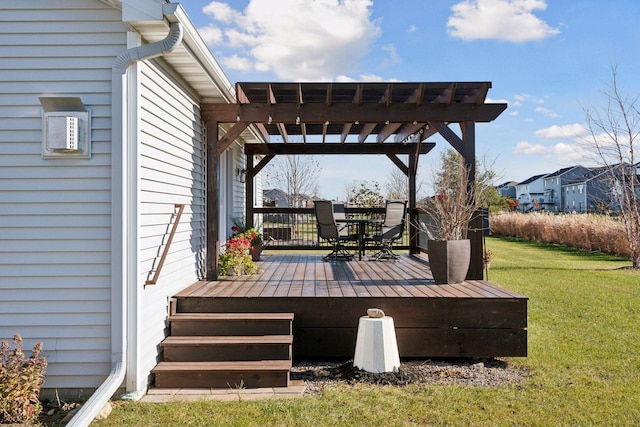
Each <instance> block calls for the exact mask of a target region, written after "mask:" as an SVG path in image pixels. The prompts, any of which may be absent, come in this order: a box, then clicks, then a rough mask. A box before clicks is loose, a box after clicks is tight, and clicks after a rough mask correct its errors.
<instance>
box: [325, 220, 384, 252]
mask: <svg viewBox="0 0 640 427" xmlns="http://www.w3.org/2000/svg"><path fill="white" fill-rule="evenodd" d="M336 222H337V223H341V224H345V223H346V224H355V225H357V226H358V260H359V261H362V255H363V254H364V236H365V235H366V234H367V225H369V224H372V225H377V224H382V223H383V222H384V220H382V219H376V218H340V219H336Z"/></svg>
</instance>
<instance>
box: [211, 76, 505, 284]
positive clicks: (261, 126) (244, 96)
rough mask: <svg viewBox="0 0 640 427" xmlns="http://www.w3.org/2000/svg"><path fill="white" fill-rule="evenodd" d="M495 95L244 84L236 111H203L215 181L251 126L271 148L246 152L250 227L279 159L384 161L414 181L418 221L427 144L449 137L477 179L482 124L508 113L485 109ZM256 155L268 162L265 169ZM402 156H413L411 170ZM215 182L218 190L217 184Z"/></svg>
mask: <svg viewBox="0 0 640 427" xmlns="http://www.w3.org/2000/svg"><path fill="white" fill-rule="evenodd" d="M490 88H491V83H490V82H445V83H433V82H418V83H404V82H403V83H260V82H251V83H236V103H233V104H226V103H212V104H203V105H202V114H203V117H204V119H205V121H206V122H207V130H208V132H207V133H208V136H209V140H208V145H209V150H208V153H209V154H208V159H207V161H208V165H209V168H208V173H209V174H210V176H211V174H214V173H217V157H219V156H220V154H222V153H223V152H224V151H225V150H226V149H227V148H228V147H229V146H230V145H231V143H232V142H233V141H234V140H235V139H236V138H237V137H238V136H240V135H241V134H242V133H243V132H245V131H246V129H247V128H248V127H249V126H252V127H255V130H256V132H254V133H255V134H257V135H260V136H261V137H262V142H263V144H246V145H245V150H246V155H247V180H246V185H247V191H246V192H247V216H246V220H247V222H248V223H249V224H250V223H251V222H252V221H253V215H252V213H253V207H252V203H253V202H252V201H253V179H252V178H253V177H254V176H255V175H256V174H257V173H258V172H259V171H260V170H261V169H262V168H263V167H264V166H265V165H266V164H267V163H268V162H269V161H270V160H271V159H272V158H273V157H274V156H275V155H280V154H302V153H306V154H314V153H316V154H318V153H323V154H337V155H340V154H382V155H386V156H388V157H389V158H390V159H391V161H392V162H393V163H394V164H395V165H396V166H397V167H398V168H400V170H401V171H402V172H403V173H404V174H405V175H407V177H408V182H409V191H410V195H409V211H410V221H414V220H415V216H414V215H415V207H416V198H415V197H416V195H415V191H416V188H415V187H416V186H415V182H416V176H415V175H416V171H417V167H418V160H419V157H420V154H426V153H427V152H429V151H430V150H431V149H432V148H433V145H434V144H432V143H425V142H424V141H425V140H426V139H427V138H429V137H430V136H432V135H434V134H436V133H439V134H441V135H442V136H443V138H444V139H445V140H446V141H447V142H448V143H449V144H451V146H453V147H454V148H455V149H456V151H458V152H459V153H461V155H462V156H463V157H464V159H465V163H466V164H467V165H468V166H469V170H470V174H471V176H470V178H472V179H473V178H474V174H475V123H486V122H491V121H493V120H495V119H496V118H497V117H498V116H499V115H500V114H501V113H502V112H503V111H504V110H505V109H506V107H507V105H506V104H503V103H490V104H487V103H486V102H485V101H486V96H487V93H488V91H489V89H490ZM220 123H227V124H231V128H230V129H229V130H228V131H227V133H226V134H225V135H224V136H222V137H221V138H219V139H218V125H219V124H220ZM453 123H457V124H458V125H459V126H460V134H461V136H458V134H456V133H455V132H454V131H453V130H452V129H451V128H450V127H449V126H450V125H451V124H453ZM214 127H215V130H214ZM212 136H213V138H212ZM214 138H215V140H213V139H214ZM373 147H378V148H377V149H374V148H373ZM255 154H260V155H263V156H264V157H263V158H262V160H260V161H259V162H258V164H257V165H254V159H253V157H254V155H255ZM399 154H404V155H408V163H407V164H405V163H404V162H403V161H402V160H401V159H400V158H399V157H398V155H399ZM212 166H213V167H212ZM212 169H213V170H212ZM210 182H216V183H217V181H216V180H215V179H213V181H210ZM208 194H209V195H211V194H212V192H211V191H209V192H208ZM216 209H217V198H215V200H210V201H208V203H207V210H208V212H209V211H212V210H216ZM217 219H218V213H217V211H216V212H215V213H211V214H208V222H211V221H215V223H209V224H208V232H207V242H208V243H207V245H208V249H209V250H208V254H214V255H215V258H214V259H211V258H212V257H209V256H208V258H210V259H208V260H207V271H208V273H207V275H208V276H209V278H213V277H217V252H218V251H217V247H218V244H219V237H218V230H217ZM478 245H479V248H480V249H479V250H478ZM410 247H411V250H412V251H415V250H417V238H415V237H412V240H411V242H410ZM481 249H482V240H481V238H480V240H479V243H478V241H477V238H476V240H475V241H474V239H473V238H472V254H473V256H474V260H473V261H472V266H471V269H470V274H471V275H475V276H476V278H477V275H478V273H479V274H480V277H481V275H482V260H481V257H480V256H481ZM473 264H475V265H473Z"/></svg>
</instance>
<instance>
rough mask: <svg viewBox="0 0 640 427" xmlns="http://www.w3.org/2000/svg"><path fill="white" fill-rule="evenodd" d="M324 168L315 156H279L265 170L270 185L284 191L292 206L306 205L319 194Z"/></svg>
mask: <svg viewBox="0 0 640 427" xmlns="http://www.w3.org/2000/svg"><path fill="white" fill-rule="evenodd" d="M321 170H322V168H321V167H320V163H318V161H317V160H315V158H314V157H313V156H295V155H291V156H278V157H276V158H275V159H274V161H273V162H271V163H270V164H269V166H268V167H267V169H266V171H265V175H266V178H267V182H268V185H269V186H272V187H274V188H279V189H281V190H283V191H284V193H285V197H286V199H287V204H288V205H289V207H290V208H299V207H306V204H307V201H308V198H309V197H315V196H317V194H318V181H319V177H320V172H321Z"/></svg>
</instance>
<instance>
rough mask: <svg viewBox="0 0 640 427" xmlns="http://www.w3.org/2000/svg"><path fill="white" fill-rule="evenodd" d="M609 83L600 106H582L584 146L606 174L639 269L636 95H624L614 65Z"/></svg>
mask: <svg viewBox="0 0 640 427" xmlns="http://www.w3.org/2000/svg"><path fill="white" fill-rule="evenodd" d="M611 73H612V79H611V83H609V84H608V85H607V86H606V89H605V90H604V91H603V92H602V93H603V95H604V103H603V105H602V106H600V107H595V108H586V109H585V114H586V121H587V128H588V132H589V137H588V138H587V140H586V141H585V143H584V144H585V146H586V148H587V149H588V150H589V151H591V152H592V153H593V154H592V158H593V160H594V161H596V162H597V163H598V164H600V165H601V166H602V167H603V168H604V169H605V170H606V171H607V173H608V175H609V180H610V183H611V187H610V188H611V191H610V197H611V199H612V201H613V205H614V206H615V207H616V208H617V209H616V210H617V211H618V213H619V215H620V220H621V221H622V223H623V224H624V227H625V231H626V235H627V238H628V240H629V253H630V256H631V262H632V266H633V268H634V269H636V270H638V269H640V185H639V182H638V179H639V174H640V163H639V162H638V160H637V159H636V156H635V149H636V146H637V145H638V141H637V139H638V138H639V137H640V111H639V110H638V103H639V95H632V96H630V95H628V94H627V92H626V91H625V90H623V88H621V87H620V85H619V82H618V70H617V66H613V67H612V69H611Z"/></svg>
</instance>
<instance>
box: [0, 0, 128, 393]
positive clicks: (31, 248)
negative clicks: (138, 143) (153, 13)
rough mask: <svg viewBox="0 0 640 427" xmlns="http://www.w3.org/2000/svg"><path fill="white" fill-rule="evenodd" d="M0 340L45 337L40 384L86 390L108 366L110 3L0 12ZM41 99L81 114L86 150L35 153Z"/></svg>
mask: <svg viewBox="0 0 640 427" xmlns="http://www.w3.org/2000/svg"><path fill="white" fill-rule="evenodd" d="M0 27H1V28H2V33H3V34H2V37H0V64H1V66H0V295H1V298H0V338H1V339H11V337H12V336H13V334H14V333H20V334H21V335H22V337H23V338H24V339H25V348H30V347H31V346H32V345H33V344H34V343H35V342H39V341H42V342H43V343H44V355H45V356H46V357H47V361H48V362H49V367H48V368H47V373H46V383H45V387H47V388H59V389H64V388H75V389H85V388H93V387H96V386H98V385H100V383H101V382H102V381H103V380H104V378H105V377H106V375H107V374H108V373H109V369H110V365H111V350H110V344H111V342H110V339H111V330H110V321H111V318H110V310H111V307H110V305H111V264H110V262H111V252H110V251H111V243H110V238H111V179H110V176H111V175H110V174H111V132H110V124H111V66H112V64H113V60H114V58H115V56H116V55H118V54H119V53H120V52H121V51H123V50H124V49H126V27H125V26H124V24H123V23H122V22H121V17H120V12H119V11H117V10H115V9H112V8H110V7H109V6H107V5H105V4H104V3H101V2H98V1H91V0H82V1H79V0H69V1H64V2H55V3H53V2H51V1H49V0H30V1H15V2H13V1H12V2H3V5H2V13H0ZM44 96H61V97H80V98H82V101H83V103H84V104H85V106H86V108H87V109H89V110H90V111H91V115H92V127H91V129H90V134H91V144H92V156H91V158H89V159H48V160H44V159H42V158H41V140H42V107H41V105H40V102H39V100H38V98H39V97H44Z"/></svg>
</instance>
